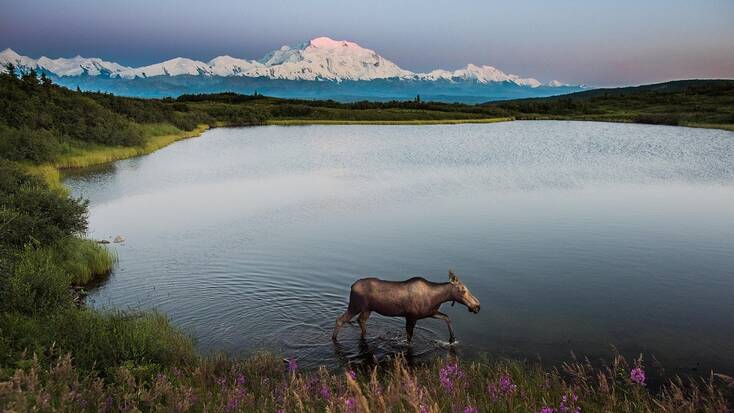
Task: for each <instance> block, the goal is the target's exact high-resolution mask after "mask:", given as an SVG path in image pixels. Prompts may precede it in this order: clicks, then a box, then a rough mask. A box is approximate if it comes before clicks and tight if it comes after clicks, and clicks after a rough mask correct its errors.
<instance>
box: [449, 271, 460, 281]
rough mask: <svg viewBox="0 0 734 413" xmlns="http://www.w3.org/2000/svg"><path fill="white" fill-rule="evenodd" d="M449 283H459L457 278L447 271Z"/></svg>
mask: <svg viewBox="0 0 734 413" xmlns="http://www.w3.org/2000/svg"><path fill="white" fill-rule="evenodd" d="M449 281H451V283H452V284H456V283H458V282H459V277H457V276H456V275H454V273H453V272H452V271H451V270H449Z"/></svg>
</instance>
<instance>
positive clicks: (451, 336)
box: [431, 312, 456, 344]
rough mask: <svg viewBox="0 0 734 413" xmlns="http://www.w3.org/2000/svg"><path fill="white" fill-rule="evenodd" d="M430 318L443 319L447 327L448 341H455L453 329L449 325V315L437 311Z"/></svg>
mask: <svg viewBox="0 0 734 413" xmlns="http://www.w3.org/2000/svg"><path fill="white" fill-rule="evenodd" d="M431 317H432V318H436V319H438V320H443V321H445V322H446V325H447V326H448V327H449V343H452V344H453V342H454V341H456V338H455V337H454V329H453V327H451V319H450V318H449V316H447V315H446V314H444V313H442V312H437V313H436V314H434V315H432V316H431Z"/></svg>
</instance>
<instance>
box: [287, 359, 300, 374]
mask: <svg viewBox="0 0 734 413" xmlns="http://www.w3.org/2000/svg"><path fill="white" fill-rule="evenodd" d="M296 370H298V361H296V359H295V358H294V357H291V358H289V359H288V371H289V372H290V373H295V372H296Z"/></svg>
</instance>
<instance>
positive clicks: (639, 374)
mask: <svg viewBox="0 0 734 413" xmlns="http://www.w3.org/2000/svg"><path fill="white" fill-rule="evenodd" d="M630 378H631V379H632V381H633V382H634V383H637V384H639V385H640V386H644V385H645V371H644V370H642V369H641V368H639V367H635V368H633V369H632V371H630Z"/></svg>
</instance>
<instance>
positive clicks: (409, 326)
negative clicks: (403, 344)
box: [405, 318, 415, 344]
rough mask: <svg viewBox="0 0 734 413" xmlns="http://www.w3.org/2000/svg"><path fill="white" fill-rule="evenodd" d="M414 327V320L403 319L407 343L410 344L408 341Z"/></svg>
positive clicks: (411, 337)
mask: <svg viewBox="0 0 734 413" xmlns="http://www.w3.org/2000/svg"><path fill="white" fill-rule="evenodd" d="M414 328H415V320H412V319H410V318H406V319H405V332H406V333H407V337H408V344H410V341H411V340H412V339H413V329H414Z"/></svg>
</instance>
